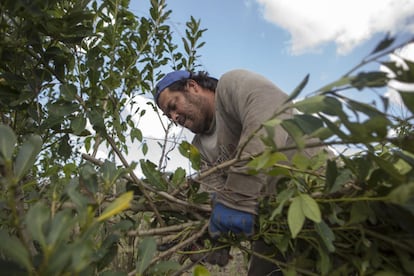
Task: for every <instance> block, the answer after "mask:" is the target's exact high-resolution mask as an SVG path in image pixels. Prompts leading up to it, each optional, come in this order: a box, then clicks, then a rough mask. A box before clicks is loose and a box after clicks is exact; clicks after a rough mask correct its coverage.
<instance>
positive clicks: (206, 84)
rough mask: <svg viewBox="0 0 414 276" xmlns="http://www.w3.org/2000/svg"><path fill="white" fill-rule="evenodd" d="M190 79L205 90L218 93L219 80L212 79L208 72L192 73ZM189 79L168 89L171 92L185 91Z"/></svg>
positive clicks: (178, 82) (177, 82)
mask: <svg viewBox="0 0 414 276" xmlns="http://www.w3.org/2000/svg"><path fill="white" fill-rule="evenodd" d="M188 79H191V80H194V81H195V82H196V83H198V85H200V86H201V87H202V88H204V89H208V90H211V91H213V92H216V87H217V82H218V80H217V79H216V78H213V77H210V76H209V75H208V73H207V72H204V71H199V72H198V73H190V77H189V78H188ZM188 79H182V80H179V81H176V82H174V83H173V84H171V85H170V86H169V87H168V88H169V89H170V90H171V91H184V90H185V86H186V85H187V80H188Z"/></svg>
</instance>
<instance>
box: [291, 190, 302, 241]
mask: <svg viewBox="0 0 414 276" xmlns="http://www.w3.org/2000/svg"><path fill="white" fill-rule="evenodd" d="M287 219H288V225H289V229H290V232H291V234H292V238H296V236H297V235H298V234H299V232H300V230H302V227H303V224H304V223H305V214H304V213H303V208H302V200H301V197H300V196H296V197H295V198H293V200H292V203H291V204H290V206H289V210H288V218H287Z"/></svg>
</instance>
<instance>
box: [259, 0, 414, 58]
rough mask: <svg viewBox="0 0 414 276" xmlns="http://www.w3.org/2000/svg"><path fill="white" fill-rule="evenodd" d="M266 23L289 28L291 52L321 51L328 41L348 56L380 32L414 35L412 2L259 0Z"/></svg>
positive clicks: (395, 0)
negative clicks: (409, 33) (355, 48)
mask: <svg viewBox="0 0 414 276" xmlns="http://www.w3.org/2000/svg"><path fill="white" fill-rule="evenodd" d="M256 1H257V2H258V3H259V4H260V5H261V6H262V12H263V16H264V18H265V19H266V20H268V21H270V22H272V23H274V24H276V25H278V26H280V27H281V28H284V29H286V30H287V31H288V32H289V33H290V36H291V41H290V51H291V52H292V54H302V53H305V52H309V51H318V50H319V49H320V47H321V46H323V45H324V44H326V43H328V42H334V43H335V44H336V45H337V52H338V53H339V54H346V53H348V52H349V51H351V50H352V49H353V48H354V47H355V46H357V45H359V44H360V43H362V42H364V41H366V40H368V39H370V38H371V37H372V36H373V35H374V34H376V33H387V32H390V33H391V34H393V33H396V32H401V31H404V32H411V33H414V1H412V0H380V1H378V0H363V1H360V0H346V1H345V0H311V1H310V0H277V1H275V0H256Z"/></svg>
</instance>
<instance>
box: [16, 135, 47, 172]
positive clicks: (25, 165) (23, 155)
mask: <svg viewBox="0 0 414 276" xmlns="http://www.w3.org/2000/svg"><path fill="white" fill-rule="evenodd" d="M42 143H43V142H42V138H40V136H38V135H32V136H30V137H29V138H28V139H27V140H26V141H25V142H24V143H23V145H22V146H21V147H20V149H19V153H18V154H17V157H16V162H15V165H14V174H15V176H16V177H17V178H18V179H21V178H22V177H23V176H24V175H25V174H26V173H27V172H28V171H29V170H30V169H31V168H32V167H33V165H34V163H35V161H36V157H37V155H38V154H39V152H40V150H41V149H42Z"/></svg>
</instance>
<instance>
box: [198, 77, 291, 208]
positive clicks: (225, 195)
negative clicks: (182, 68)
mask: <svg viewBox="0 0 414 276" xmlns="http://www.w3.org/2000/svg"><path fill="white" fill-rule="evenodd" d="M287 97H288V96H287V95H286V94H285V93H283V92H282V91H281V90H280V89H279V88H278V87H277V86H275V85H274V84H273V83H272V82H271V81H269V80H268V79H266V78H264V77H263V76H261V75H258V74H256V73H252V72H249V71H246V70H233V71H230V72H227V73H225V74H224V75H223V76H222V77H221V78H220V79H219V82H218V84H217V88H216V91H215V108H216V112H215V120H214V122H213V124H212V126H211V128H210V130H209V131H208V132H207V133H203V134H198V135H196V136H195V137H194V140H193V144H194V145H195V146H196V147H197V148H198V149H199V151H200V154H201V156H202V160H203V164H204V165H205V166H204V168H208V167H213V166H216V165H218V164H221V163H222V162H224V161H226V160H230V159H233V158H234V157H235V156H236V154H237V152H238V151H239V150H240V149H241V148H243V151H242V152H241V159H243V158H244V157H252V156H254V155H256V154H259V153H261V152H263V150H264V149H265V145H264V143H263V142H262V141H261V139H260V138H259V136H260V134H263V135H264V130H263V129H262V130H261V131H260V133H259V135H255V136H254V138H253V139H251V140H250V141H249V142H248V143H247V144H246V141H247V140H248V139H249V137H250V136H251V134H252V133H253V132H254V131H255V130H257V129H258V128H259V126H260V125H261V124H262V123H264V122H265V121H267V120H269V119H270V118H271V116H272V115H273V114H274V113H275V111H276V110H277V109H278V107H280V106H281V105H282V104H283V102H284V101H285V100H286V99H287ZM291 116H292V114H291V112H290V113H284V114H283V115H282V116H280V117H278V118H280V119H285V118H289V117H291ZM274 141H275V143H276V145H277V147H283V146H286V145H289V144H291V139H290V138H289V136H288V134H287V133H286V131H285V130H284V129H283V128H282V127H280V126H277V127H276V129H275V137H274ZM292 153H293V152H292V151H291V152H285V154H286V155H287V156H288V157H290V156H291V155H292ZM246 163H247V161H238V162H236V163H235V164H234V165H232V166H230V167H229V168H227V169H225V170H223V171H217V172H216V173H214V174H213V175H211V176H209V177H207V178H206V179H203V180H202V183H203V184H204V188H205V189H206V190H208V191H210V192H214V193H215V194H216V199H217V201H218V202H221V203H223V204H224V205H227V206H228V207H230V208H235V209H238V210H242V211H246V212H250V213H253V214H257V199H258V197H259V196H260V195H262V194H264V193H266V190H272V189H273V188H271V187H270V186H271V185H273V183H274V182H275V181H274V180H275V179H274V178H272V177H269V176H266V175H264V174H257V175H251V174H249V173H248V169H247V168H246Z"/></svg>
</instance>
